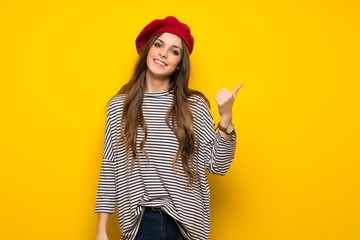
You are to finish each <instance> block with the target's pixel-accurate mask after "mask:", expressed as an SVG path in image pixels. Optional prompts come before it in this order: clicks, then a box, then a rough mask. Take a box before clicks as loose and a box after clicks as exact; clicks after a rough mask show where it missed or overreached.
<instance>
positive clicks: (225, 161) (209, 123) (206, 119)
mask: <svg viewBox="0 0 360 240" xmlns="http://www.w3.org/2000/svg"><path fill="white" fill-rule="evenodd" d="M198 104H199V106H198V112H199V113H200V114H197V120H196V121H200V123H199V125H200V126H201V128H200V129H201V130H199V131H198V134H199V141H200V148H201V150H200V151H202V154H201V155H202V158H203V159H204V164H205V168H206V169H207V170H208V171H209V172H210V173H213V174H217V175H225V174H226V172H227V171H228V170H229V168H230V165H231V163H232V161H233V159H234V155H235V148H236V133H235V131H234V132H233V134H232V140H226V139H225V138H223V137H221V135H220V134H219V133H216V131H215V124H214V120H213V117H212V115H211V112H210V109H209V107H208V106H207V104H206V103H205V102H204V101H203V100H201V101H199V102H198Z"/></svg>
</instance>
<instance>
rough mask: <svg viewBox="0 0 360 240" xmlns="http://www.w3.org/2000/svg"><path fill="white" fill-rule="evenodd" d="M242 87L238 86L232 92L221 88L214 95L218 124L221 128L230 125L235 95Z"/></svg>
mask: <svg viewBox="0 0 360 240" xmlns="http://www.w3.org/2000/svg"><path fill="white" fill-rule="evenodd" d="M242 86H243V84H238V85H237V86H236V87H235V88H234V90H233V91H232V92H230V91H229V90H227V89H225V88H222V89H220V91H219V92H218V93H217V94H216V97H215V100H216V103H217V105H218V110H219V114H220V123H222V124H223V126H225V125H228V124H230V123H231V121H232V106H233V104H234V100H235V97H236V94H237V92H238V91H239V89H240V88H241V87H242Z"/></svg>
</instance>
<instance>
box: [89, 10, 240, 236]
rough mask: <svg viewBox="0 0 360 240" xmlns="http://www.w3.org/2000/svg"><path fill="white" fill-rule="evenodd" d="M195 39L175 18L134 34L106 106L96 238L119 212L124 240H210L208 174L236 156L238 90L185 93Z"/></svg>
mask: <svg viewBox="0 0 360 240" xmlns="http://www.w3.org/2000/svg"><path fill="white" fill-rule="evenodd" d="M193 45H194V39H193V37H192V35H191V32H190V29H189V27H188V26H187V25H186V24H184V23H181V22H180V21H179V20H178V19H176V18H175V17H172V16H169V17H166V18H165V19H157V20H154V21H152V22H151V23H149V24H148V25H147V26H146V27H145V28H144V29H143V30H142V31H141V32H140V34H139V35H138V37H137V39H136V48H137V51H138V53H139V60H138V62H137V64H136V66H135V71H134V74H133V76H132V78H131V79H130V81H129V82H128V83H127V84H125V85H124V86H123V87H122V88H121V89H120V91H119V93H118V94H117V95H116V96H114V97H113V98H112V99H111V101H110V102H109V105H108V113H107V122H106V131H105V143H104V155H103V162H102V167H101V172H100V178H99V186H98V192H97V199H96V213H98V214H99V222H98V232H97V238H96V239H97V240H107V239H108V237H107V234H106V226H107V223H108V220H109V217H110V215H111V214H112V213H113V212H114V208H115V207H116V208H117V211H118V221H119V228H120V230H121V234H122V239H124V240H127V239H135V240H145V239H146V240H151V239H189V240H192V239H196V240H198V239H208V237H209V233H210V209H209V201H210V196H209V186H208V181H207V178H206V170H208V171H210V172H212V173H214V174H221V175H224V174H225V173H226V171H227V170H228V168H229V166H230V164H231V162H232V160H233V157H234V152H235V139H236V137H235V131H234V128H233V125H232V105H233V102H234V99H235V96H236V93H237V91H238V90H239V89H240V87H241V86H242V84H240V85H238V86H237V87H236V88H235V89H234V90H233V91H232V92H230V91H228V90H226V89H222V90H220V91H219V92H218V94H217V95H216V98H215V99H216V102H217V104H218V110H219V114H220V122H219V124H218V127H217V129H218V131H217V129H215V127H214V122H213V118H212V116H211V113H210V110H209V107H208V101H207V99H206V98H205V96H204V95H203V94H201V93H200V92H197V91H194V90H190V89H189V88H188V82H189V73H190V61H189V55H190V54H191V52H192V50H193Z"/></svg>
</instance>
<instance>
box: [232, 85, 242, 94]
mask: <svg viewBox="0 0 360 240" xmlns="http://www.w3.org/2000/svg"><path fill="white" fill-rule="evenodd" d="M242 86H244V84H242V83H240V84H238V85H237V86H236V87H235V88H234V90H233V91H232V94H233V95H234V96H236V94H237V92H238V91H239V89H240V88H241V87H242Z"/></svg>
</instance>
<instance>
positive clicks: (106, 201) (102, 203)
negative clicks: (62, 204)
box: [95, 113, 116, 240]
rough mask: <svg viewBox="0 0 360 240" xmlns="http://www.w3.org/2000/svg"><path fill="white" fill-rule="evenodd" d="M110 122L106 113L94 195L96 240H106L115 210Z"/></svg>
mask: <svg viewBox="0 0 360 240" xmlns="http://www.w3.org/2000/svg"><path fill="white" fill-rule="evenodd" d="M111 132H112V131H111V120H110V115H109V113H108V115H107V120H106V128H105V139H104V149H103V160H102V165H101V170H100V177H99V182H98V189H97V194H96V206H95V212H96V213H98V214H99V220H98V226H97V234H96V240H108V237H107V233H106V228H107V224H108V221H109V218H110V215H111V214H112V213H113V211H114V208H115V202H116V196H115V191H116V189H115V163H114V153H113V147H112V146H113V144H112V134H111Z"/></svg>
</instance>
